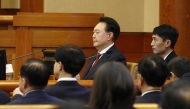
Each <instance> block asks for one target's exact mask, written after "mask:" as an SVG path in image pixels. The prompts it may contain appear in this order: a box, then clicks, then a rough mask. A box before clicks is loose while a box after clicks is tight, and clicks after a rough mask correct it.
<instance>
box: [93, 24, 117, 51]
mask: <svg viewBox="0 0 190 109" xmlns="http://www.w3.org/2000/svg"><path fill="white" fill-rule="evenodd" d="M105 29H106V23H103V22H100V23H98V24H97V25H96V26H95V28H94V31H93V32H94V34H93V36H92V39H93V46H94V47H96V48H100V49H104V48H106V47H107V43H108V41H109V40H112V37H113V35H112V34H113V33H112V32H106V31H105Z"/></svg>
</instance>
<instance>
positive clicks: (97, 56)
mask: <svg viewBox="0 0 190 109" xmlns="http://www.w3.org/2000/svg"><path fill="white" fill-rule="evenodd" d="M100 56H101V54H100V53H97V55H96V59H95V61H94V63H93V64H92V66H91V67H90V70H91V69H92V68H93V67H94V66H95V65H96V63H97V62H98V60H99V57H100Z"/></svg>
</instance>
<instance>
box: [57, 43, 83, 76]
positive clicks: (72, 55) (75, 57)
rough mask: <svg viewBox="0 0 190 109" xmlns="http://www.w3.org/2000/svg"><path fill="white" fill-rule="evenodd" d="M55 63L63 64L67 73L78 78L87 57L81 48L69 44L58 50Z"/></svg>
mask: <svg viewBox="0 0 190 109" xmlns="http://www.w3.org/2000/svg"><path fill="white" fill-rule="evenodd" d="M54 57H55V61H56V62H61V63H62V64H63V66H64V70H65V72H67V73H69V74H72V76H73V77H74V76H76V75H77V74H78V73H79V72H80V71H81V69H82V68H83V66H84V63H85V61H86V57H85V54H84V52H83V51H82V50H81V48H79V47H77V46H75V45H72V44H67V45H64V46H61V47H59V48H57V50H56V53H55V56H54Z"/></svg>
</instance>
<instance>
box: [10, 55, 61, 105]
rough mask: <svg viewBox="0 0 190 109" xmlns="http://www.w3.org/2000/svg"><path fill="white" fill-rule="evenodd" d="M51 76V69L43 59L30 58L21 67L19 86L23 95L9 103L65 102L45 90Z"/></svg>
mask: <svg viewBox="0 0 190 109" xmlns="http://www.w3.org/2000/svg"><path fill="white" fill-rule="evenodd" d="M49 77H50V72H49V69H48V67H47V66H46V64H45V63H44V62H43V61H42V60H38V59H28V60H27V61H26V62H25V63H24V64H23V65H22V66H21V69H20V78H19V88H20V91H21V92H22V93H23V97H19V98H17V99H14V100H13V101H11V102H10V103H8V104H58V103H62V102H64V101H63V100H61V99H58V98H56V97H53V96H50V95H48V94H47V93H46V92H45V91H44V88H45V87H46V85H47V82H48V79H49Z"/></svg>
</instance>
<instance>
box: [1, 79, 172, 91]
mask: <svg viewBox="0 0 190 109" xmlns="http://www.w3.org/2000/svg"><path fill="white" fill-rule="evenodd" d="M56 82H57V80H49V81H48V85H47V86H51V85H53V84H55V83H56ZM134 82H135V85H136V87H137V80H134ZM169 82H170V80H167V81H166V82H165V84H167V83H169ZM78 83H79V84H81V85H83V86H85V87H87V88H92V85H93V80H78ZM18 86H19V80H0V89H1V90H3V91H5V92H7V93H8V94H10V92H12V91H13V90H14V89H15V88H16V87H18ZM137 91H139V89H138V88H137Z"/></svg>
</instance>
